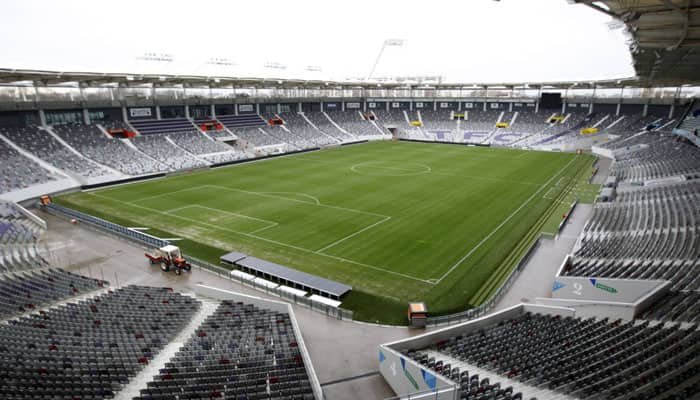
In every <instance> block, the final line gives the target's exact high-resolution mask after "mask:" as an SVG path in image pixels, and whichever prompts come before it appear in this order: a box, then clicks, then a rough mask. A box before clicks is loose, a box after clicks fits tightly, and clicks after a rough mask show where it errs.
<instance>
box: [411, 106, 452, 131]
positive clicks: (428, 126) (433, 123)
mask: <svg viewBox="0 0 700 400" xmlns="http://www.w3.org/2000/svg"><path fill="white" fill-rule="evenodd" d="M420 115H421V118H422V120H423V130H424V131H449V132H452V131H454V130H456V129H457V122H456V121H455V120H452V119H450V117H451V115H452V111H450V110H437V111H433V110H420Z"/></svg>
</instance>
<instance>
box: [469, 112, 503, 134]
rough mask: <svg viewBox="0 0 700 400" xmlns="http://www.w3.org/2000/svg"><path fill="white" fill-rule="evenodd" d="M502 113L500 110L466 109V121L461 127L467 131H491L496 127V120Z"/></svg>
mask: <svg viewBox="0 0 700 400" xmlns="http://www.w3.org/2000/svg"><path fill="white" fill-rule="evenodd" d="M499 115H501V111H500V110H487V111H482V110H476V109H471V110H466V111H464V121H461V123H460V127H461V129H462V130H463V131H467V132H491V131H493V130H494V129H496V121H498V116H499Z"/></svg>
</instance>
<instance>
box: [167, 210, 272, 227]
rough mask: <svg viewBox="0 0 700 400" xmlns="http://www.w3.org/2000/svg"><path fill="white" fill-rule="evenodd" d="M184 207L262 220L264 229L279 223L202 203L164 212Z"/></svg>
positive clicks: (169, 212) (170, 211)
mask: <svg viewBox="0 0 700 400" xmlns="http://www.w3.org/2000/svg"><path fill="white" fill-rule="evenodd" d="M186 208H203V209H205V210H209V211H213V212H215V213H220V214H230V215H235V216H237V217H241V218H246V219H251V220H253V221H260V222H264V223H266V224H268V226H266V227H264V229H269V228H273V227H275V226H277V225H279V223H277V222H274V221H269V220H266V219H262V218H255V217H251V216H248V215H245V214H239V213H235V212H231V211H225V210H220V209H218V208H212V207H207V206H203V205H200V204H191V205H189V206H185V207H180V208H175V209H172V210H168V211H166V212H167V213H168V214H171V213H174V212H177V211H181V210H184V209H186ZM260 229H261V228H259V229H257V230H260ZM257 230H256V231H257ZM253 232H255V231H253Z"/></svg>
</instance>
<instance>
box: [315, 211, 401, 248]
mask: <svg viewBox="0 0 700 400" xmlns="http://www.w3.org/2000/svg"><path fill="white" fill-rule="evenodd" d="M390 219H391V217H386V218H384V219H382V220H381V221H377V222H375V223H373V224H372V225H368V226H366V227H364V228H362V229H360V230H359V231H357V232H355V233H351V234H350V235H348V236H345V237H344V238H342V239H339V240H336V241H335V242H333V243H331V244H329V245H328V246H326V247H323V248H321V249H318V250H316V253H318V254H321V253H323V252H324V251H326V250H328V249H330V248H331V247H333V246H335V245H337V244H340V243H343V242H344V241H346V240H348V239H350V238H352V237H355V236H357V235H359V234H360V233H362V232H364V231H366V230H369V229H372V228H374V227H375V226H377V225H379V224H382V223H384V222H386V221H388V220H390Z"/></svg>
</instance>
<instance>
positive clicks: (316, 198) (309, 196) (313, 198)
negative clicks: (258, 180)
mask: <svg viewBox="0 0 700 400" xmlns="http://www.w3.org/2000/svg"><path fill="white" fill-rule="evenodd" d="M260 193H262V194H298V195H300V196H304V197H306V198H309V199H311V200H313V201H314V202H315V203H316V204H317V205H319V206H320V205H321V201H320V200H319V199H318V197H314V196H312V195H310V194H306V193H302V192H260Z"/></svg>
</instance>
